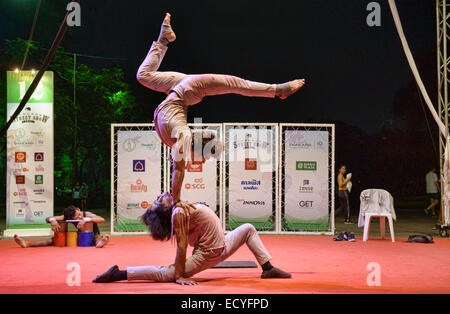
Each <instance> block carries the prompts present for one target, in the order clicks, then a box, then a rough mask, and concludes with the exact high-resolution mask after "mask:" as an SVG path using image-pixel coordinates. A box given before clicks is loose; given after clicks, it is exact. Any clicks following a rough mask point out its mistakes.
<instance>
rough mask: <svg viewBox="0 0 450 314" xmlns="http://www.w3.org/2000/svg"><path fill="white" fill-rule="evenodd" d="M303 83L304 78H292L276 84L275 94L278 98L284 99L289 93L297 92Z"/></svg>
mask: <svg viewBox="0 0 450 314" xmlns="http://www.w3.org/2000/svg"><path fill="white" fill-rule="evenodd" d="M303 85H305V79H300V80H293V81H290V82H288V83H284V84H278V85H277V91H276V95H277V96H278V97H280V99H286V98H288V97H289V96H290V95H292V94H294V93H295V92H297V91H298V90H299V89H300V88H302V87H303Z"/></svg>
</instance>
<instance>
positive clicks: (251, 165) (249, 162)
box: [245, 158, 258, 170]
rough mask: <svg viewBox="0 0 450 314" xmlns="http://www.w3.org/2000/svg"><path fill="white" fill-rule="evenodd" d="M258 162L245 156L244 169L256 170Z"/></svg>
mask: <svg viewBox="0 0 450 314" xmlns="http://www.w3.org/2000/svg"><path fill="white" fill-rule="evenodd" d="M257 169H258V162H257V160H256V159H250V158H245V170H257Z"/></svg>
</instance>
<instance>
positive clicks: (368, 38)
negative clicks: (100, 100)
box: [0, 0, 436, 133]
mask: <svg viewBox="0 0 450 314" xmlns="http://www.w3.org/2000/svg"><path fill="white" fill-rule="evenodd" d="M68 2H69V1H68V0H67V1H60V0H59V1H56V0H43V5H42V8H41V12H40V15H39V19H38V24H37V28H36V31H35V36H34V39H35V40H37V41H41V42H42V43H43V44H44V46H50V44H51V41H52V40H53V37H54V36H55V34H56V32H57V30H58V27H59V24H60V22H61V20H62V17H63V14H64V9H65V5H66V4H67V3H68ZM369 2H371V1H369V0H314V1H312V0H309V1H305V0H295V1H267V0H251V1H250V0H226V1H225V0H222V1H168V0H165V1H161V0H155V1H118V0H117V1H116V0H108V1H106V0H95V1H94V0H90V1H86V0H81V9H82V26H81V27H80V28H74V29H72V30H70V32H69V33H68V34H67V35H66V38H65V40H64V42H63V46H64V47H65V49H66V50H67V51H71V52H73V51H75V52H77V53H81V54H89V55H96V56H106V57H117V58H124V59H125V60H121V61H116V63H118V64H120V65H121V66H123V68H124V70H125V73H126V76H127V81H128V82H129V84H130V85H131V86H132V88H133V90H134V92H135V95H136V97H137V99H138V102H139V104H141V105H142V106H147V107H148V111H147V112H148V115H149V116H148V118H144V119H142V122H151V120H152V112H153V110H154V108H156V106H157V105H158V103H159V102H160V101H162V99H163V98H164V95H162V94H158V93H156V92H153V91H149V90H147V89H146V88H144V87H142V86H140V85H138V83H137V82H136V80H135V73H136V70H137V68H138V66H139V64H140V63H141V62H142V60H143V58H144V57H145V55H146V54H147V51H148V48H149V47H150V45H151V42H152V40H156V39H157V37H158V34H159V28H160V24H161V21H162V18H163V16H164V13H165V12H171V14H172V25H173V27H174V30H175V32H176V34H177V40H176V42H174V43H172V44H171V45H170V48H169V51H168V53H167V55H166V58H165V59H164V62H163V64H162V67H161V70H173V71H179V72H185V73H226V74H233V75H237V76H241V77H243V78H247V79H250V80H255V81H262V82H268V83H272V82H273V83H279V82H285V81H288V80H291V79H295V78H303V77H305V78H306V79H307V86H306V87H304V89H303V90H302V91H300V92H299V93H297V94H295V95H294V96H291V97H290V98H288V99H287V100H285V101H280V100H273V99H261V98H246V97H242V96H238V95H225V96H216V97H209V98H206V99H204V100H203V102H202V103H200V104H198V105H196V106H195V107H193V108H191V110H190V120H192V119H193V117H202V118H203V121H204V122H304V121H307V120H308V121H310V122H311V121H320V122H333V121H336V120H340V121H343V122H346V123H348V124H352V125H356V126H358V127H360V128H362V129H364V130H365V131H367V132H369V133H373V132H376V131H378V130H379V129H380V126H381V125H382V123H383V121H384V120H385V119H388V118H391V117H392V114H391V108H392V103H393V98H394V93H395V91H396V90H398V89H399V88H401V87H405V86H406V85H407V83H408V81H409V80H410V79H411V78H412V74H411V72H410V70H409V66H408V64H407V61H406V58H405V56H404V53H403V50H402V47H401V43H400V40H399V38H398V35H397V32H396V30H395V26H394V23H393V20H392V16H391V13H390V10H389V6H388V2H387V0H379V1H376V2H378V3H380V5H381V12H382V19H381V23H382V25H381V27H372V28H371V27H369V26H367V24H366V17H367V15H368V14H369V12H368V11H366V6H367V4H368V3H369ZM396 2H397V6H398V9H399V13H400V17H401V19H402V22H403V27H404V29H405V33H406V36H407V39H408V41H409V44H410V47H411V49H412V51H413V54H414V55H416V54H418V53H420V52H423V51H425V50H427V49H428V50H431V51H435V49H436V48H435V46H436V10H435V1H430V0H397V1H396ZM35 4H36V0H15V1H9V0H0V39H2V40H3V39H5V38H6V39H14V38H16V37H22V38H28V35H29V31H30V28H31V24H32V20H33V16H34V10H35ZM430 55H431V56H432V57H433V58H434V59H436V57H435V55H434V54H433V53H432V54H430ZM80 62H85V63H88V64H91V65H93V66H95V67H106V66H110V65H111V64H112V62H109V61H102V62H98V61H96V62H94V63H93V61H92V60H80ZM419 70H421V69H420V67H419ZM429 84H430V82H428V83H427V82H425V85H426V86H427V85H429ZM431 96H432V99H433V100H434V99H435V95H431ZM418 102H419V99H418ZM418 108H420V107H418ZM418 108H415V109H416V110H420V109H418ZM393 126H394V127H401V126H402V124H401V123H400V121H397V120H394V125H393Z"/></svg>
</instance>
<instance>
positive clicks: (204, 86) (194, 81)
mask: <svg viewBox="0 0 450 314" xmlns="http://www.w3.org/2000/svg"><path fill="white" fill-rule="evenodd" d="M304 84H305V80H304V79H298V80H293V81H290V82H287V83H283V84H266V83H259V82H253V81H248V80H245V79H242V78H239V77H236V76H232V75H223V74H201V75H187V76H186V77H185V78H184V79H183V80H182V81H180V83H179V84H178V85H177V86H175V87H174V88H173V90H174V91H175V92H176V93H177V94H178V95H179V96H180V97H182V98H183V100H184V101H185V103H186V104H187V105H194V104H196V103H199V102H200V101H201V100H202V99H203V97H205V96H213V95H223V94H240V95H243V96H249V97H269V98H273V97H275V96H277V97H280V98H281V99H285V98H287V97H288V96H290V95H292V94H293V93H295V92H296V91H298V90H299V89H300V88H301V87H302V86H303V85H304Z"/></svg>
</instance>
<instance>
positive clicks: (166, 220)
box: [141, 204, 172, 241]
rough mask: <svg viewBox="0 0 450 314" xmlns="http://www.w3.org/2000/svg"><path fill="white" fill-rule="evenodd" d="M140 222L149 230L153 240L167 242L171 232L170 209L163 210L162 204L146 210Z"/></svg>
mask: <svg viewBox="0 0 450 314" xmlns="http://www.w3.org/2000/svg"><path fill="white" fill-rule="evenodd" d="M141 221H142V223H144V224H145V225H146V226H148V228H149V229H150V233H151V234H152V237H153V239H155V240H160V241H164V240H169V239H170V236H171V234H170V233H171V231H172V209H169V210H164V206H163V205H162V204H158V205H156V206H155V205H154V206H152V207H150V208H149V209H147V211H146V212H145V213H144V215H142V216H141Z"/></svg>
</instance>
